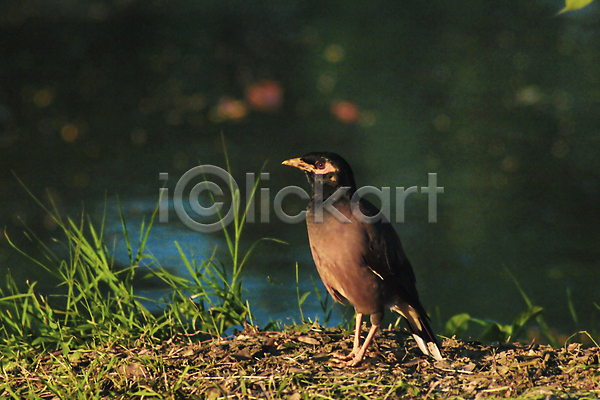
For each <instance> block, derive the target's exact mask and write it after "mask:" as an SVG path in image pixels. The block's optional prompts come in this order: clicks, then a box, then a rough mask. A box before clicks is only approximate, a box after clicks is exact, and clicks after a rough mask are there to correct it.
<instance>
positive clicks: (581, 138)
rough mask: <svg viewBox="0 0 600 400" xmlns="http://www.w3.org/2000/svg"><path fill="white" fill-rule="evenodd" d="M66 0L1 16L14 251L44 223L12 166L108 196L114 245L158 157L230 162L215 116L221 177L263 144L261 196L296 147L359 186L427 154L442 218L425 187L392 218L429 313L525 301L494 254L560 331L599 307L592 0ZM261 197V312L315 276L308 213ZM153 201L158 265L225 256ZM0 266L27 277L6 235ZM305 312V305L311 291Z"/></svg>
mask: <svg viewBox="0 0 600 400" xmlns="http://www.w3.org/2000/svg"><path fill="white" fill-rule="evenodd" d="M79 3H80V4H81V5H80V7H79V8H77V9H74V8H69V7H70V6H69V5H68V4H67V3H65V4H63V5H56V8H53V7H50V8H47V9H46V8H45V7H41V8H39V9H36V10H37V11H36V12H35V13H34V14H35V15H38V17H35V15H34V14H31V10H33V9H30V8H27V7H25V6H23V7H22V8H14V9H11V11H10V12H7V13H6V14H4V15H3V16H0V24H2V28H3V30H2V31H1V32H0V35H2V36H3V37H4V38H5V39H6V40H3V41H0V51H1V52H2V54H3V57H2V58H1V59H0V74H1V76H3V77H4V78H5V79H3V80H2V81H1V83H0V170H2V171H5V173H4V174H1V175H0V201H1V202H2V209H1V210H0V217H1V218H2V221H1V225H2V226H3V227H4V226H6V229H7V232H8V233H9V235H10V236H11V238H12V239H13V240H15V242H16V243H18V244H19V245H22V246H24V247H25V249H26V250H27V251H30V252H35V246H34V245H32V244H31V243H30V242H29V241H28V240H27V239H26V238H24V237H23V235H21V233H20V232H21V231H22V225H21V221H24V222H26V223H27V225H28V226H30V227H31V228H32V229H33V231H34V232H36V233H37V234H39V235H40V237H42V238H43V239H44V240H46V241H48V242H49V241H50V239H51V238H52V236H53V235H55V234H56V230H55V229H56V226H55V225H54V224H53V223H52V220H51V219H49V218H48V217H47V215H46V213H45V212H43V211H42V210H41V209H40V207H39V206H37V205H36V204H35V202H34V201H33V200H31V198H30V197H29V196H28V195H27V193H26V192H25V191H24V190H23V189H22V188H21V187H20V186H19V184H18V183H17V181H16V180H15V178H14V176H12V175H11V174H9V173H8V171H13V172H14V173H15V174H16V175H17V176H18V177H19V178H20V179H21V180H23V182H24V183H25V184H26V185H27V187H28V188H29V189H30V190H31V191H32V192H33V193H34V194H35V195H37V196H39V197H41V198H42V199H43V201H44V202H46V204H48V198H51V199H52V200H53V201H54V203H55V204H56V205H57V207H58V208H59V209H60V210H61V211H63V212H65V213H69V214H71V215H77V214H78V213H79V212H81V209H82V203H83V208H84V209H85V210H86V211H87V212H91V213H92V214H93V216H94V218H95V219H96V220H97V221H99V220H100V215H101V211H100V210H102V208H103V207H104V198H105V196H107V195H108V198H109V203H108V213H107V222H106V228H107V239H108V242H109V247H110V245H112V244H113V243H114V246H115V254H116V257H117V260H118V261H120V262H122V263H126V261H127V258H126V257H127V256H126V251H125V250H124V243H123V241H122V239H121V236H120V235H121V234H120V231H121V228H120V221H119V218H118V213H117V212H116V207H115V203H114V202H113V200H112V196H114V195H115V194H119V196H120V198H121V202H122V204H123V205H124V212H125V215H126V218H127V221H128V224H130V225H131V226H130V232H136V229H137V228H138V226H139V224H140V221H141V219H142V216H143V215H146V216H147V218H149V214H150V211H151V210H153V208H154V206H155V204H156V200H157V197H158V190H159V188H160V187H161V186H162V185H163V183H164V182H162V181H161V180H159V173H165V172H166V173H169V179H170V180H169V181H168V182H167V187H168V188H169V189H170V190H171V192H172V191H173V190H174V187H175V183H176V181H177V179H178V178H179V177H180V176H181V175H182V174H183V173H184V172H185V171H186V170H188V169H189V168H191V167H193V166H196V165H198V164H214V165H219V166H221V167H226V163H225V162H224V157H223V151H222V148H221V141H220V134H221V133H223V134H224V135H225V137H226V140H227V144H228V150H227V152H228V156H229V160H230V163H231V168H232V170H233V173H234V176H235V178H236V180H238V182H239V183H241V182H245V173H246V172H254V173H258V172H259V171H260V168H261V166H262V165H263V163H264V161H265V160H269V162H268V164H267V166H266V169H265V171H264V172H268V173H269V179H268V180H266V179H265V180H263V181H261V182H260V185H261V186H260V187H261V188H262V189H269V190H270V192H269V196H270V201H271V202H272V200H273V197H274V195H275V193H277V191H278V190H280V189H281V188H283V187H284V186H287V185H299V186H303V187H304V188H306V189H308V185H307V183H306V181H305V179H304V178H303V177H302V176H299V175H298V174H297V171H290V170H288V169H286V168H284V167H281V166H280V165H279V163H280V162H281V161H282V160H285V159H288V158H291V157H296V156H300V155H302V154H304V153H308V152H310V151H318V150H329V151H335V152H337V153H340V154H341V155H343V156H344V157H345V158H346V159H347V160H348V161H349V162H350V163H351V165H352V166H353V168H354V170H355V176H356V179H357V183H358V185H359V186H362V185H373V186H376V187H384V186H388V187H392V188H394V187H397V186H400V187H406V188H408V187H411V186H419V187H422V186H427V174H428V173H430V172H436V173H437V174H438V184H439V185H440V186H443V187H444V188H445V192H444V194H443V195H440V196H439V198H438V223H436V224H429V223H427V201H426V200H427V199H426V196H423V195H420V194H415V195H411V196H409V197H408V198H407V200H406V219H405V222H404V223H403V224H397V226H396V228H397V229H398V231H399V233H400V236H401V238H402V240H403V243H404V248H405V251H406V253H407V254H408V256H409V258H410V259H411V262H412V264H413V265H414V268H415V271H416V274H417V278H418V287H419V291H420V293H421V296H422V297H423V299H422V300H423V303H424V304H425V306H426V307H427V308H428V310H430V312H431V314H432V317H433V320H434V325H438V326H439V322H440V321H441V322H442V323H443V322H444V321H445V320H447V318H449V317H450V316H451V315H453V314H456V313H459V312H469V313H470V314H471V315H473V316H476V317H483V318H486V317H488V318H494V319H498V320H500V321H502V322H505V323H507V322H508V321H511V320H512V319H513V318H514V316H515V315H516V314H517V313H518V312H520V311H522V310H523V309H524V307H525V306H524V302H523V300H522V299H521V297H520V295H519V292H518V290H517V288H516V287H515V285H514V284H513V282H512V281H511V279H510V277H509V276H508V275H507V274H506V273H505V270H504V269H505V268H508V269H510V270H511V271H512V272H513V273H514V275H515V276H516V277H517V279H518V280H519V282H520V284H521V285H522V287H523V288H524V289H525V291H526V292H527V293H528V295H529V296H530V297H531V299H532V300H533V301H534V303H535V304H537V305H541V306H543V307H544V308H545V310H546V311H545V318H546V319H547V321H548V323H549V324H550V325H551V326H554V327H557V328H558V329H559V330H561V331H563V332H570V331H573V330H575V329H577V328H586V327H589V326H590V324H591V325H593V324H594V323H595V321H597V319H598V317H599V314H600V312H599V311H598V310H597V309H596V308H595V307H594V302H595V303H597V304H598V303H600V274H599V273H598V271H599V265H598V260H599V255H600V254H599V253H600V251H599V250H598V242H599V240H600V225H599V224H598V221H599V220H600V218H599V217H600V215H599V214H600V209H599V208H598V204H599V200H600V161H599V160H600V159H599V158H598V157H597V154H598V147H599V142H600V141H599V137H600V136H599V135H600V134H599V131H598V126H600V113H599V112H598V110H599V103H600V97H599V96H600V95H599V93H600V68H598V65H600V63H599V62H598V61H599V60H598V54H600V52H599V51H598V43H600V36H599V34H598V29H596V28H597V12H598V11H597V7H596V8H594V7H592V6H593V4H592V6H590V7H589V8H587V9H586V10H582V11H581V12H579V13H574V14H572V15H566V16H564V17H560V18H547V16H549V15H553V14H554V13H555V12H556V11H558V8H557V9H556V10H553V9H550V7H549V6H542V5H540V4H537V3H531V2H530V3H527V2H525V3H523V4H510V5H509V4H494V5H493V7H490V5H489V2H459V3H458V4H457V3H456V2H453V3H448V2H435V1H434V2H427V3H418V4H417V3H415V4H410V5H407V4H404V3H393V4H388V3H387V2H386V4H385V5H383V3H382V4H381V6H382V7H385V8H386V12H383V13H382V12H380V11H375V10H379V9H378V8H377V7H369V8H368V9H365V7H364V5H362V3H360V5H359V3H356V4H355V3H353V2H344V3H341V2H340V3H337V6H335V2H334V3H328V5H327V6H325V5H322V6H318V5H315V4H312V3H310V4H309V3H306V4H304V3H301V2H293V1H289V2H277V3H276V4H270V2H267V3H269V4H267V5H257V6H256V7H255V8H252V9H244V8H241V9H240V8H239V7H234V5H235V4H237V3H236V2H233V1H229V2H225V4H226V6H224V7H222V8H220V7H213V6H207V5H204V4H202V5H200V4H196V3H193V2H190V3H189V4H188V5H186V6H185V7H186V9H185V10H183V11H182V10H181V9H174V8H171V7H173V6H170V5H168V4H162V3H160V2H153V3H152V5H146V6H144V5H143V4H142V3H140V4H137V3H136V2H132V3H128V2H125V3H123V4H120V5H116V3H115V4H112V3H110V2H104V3H102V4H103V6H102V7H100V8H98V7H96V6H97V5H96V6H94V7H92V6H90V7H87V6H88V3H87V2H86V1H82V2H79ZM23 4H29V3H28V2H24V3H23ZM90 4H91V3H90ZM94 4H95V3H94ZM61 7H62V8H61ZM99 9H101V10H102V12H98V10H99ZM28 10H30V11H28ZM86 10H87V11H86ZM94 10H95V11H94ZM59 15H60V16H62V17H61V18H63V19H60V18H58V16H59ZM240 186H242V185H240ZM45 188H47V189H48V192H47V195H45V194H44V193H45V192H44V190H45ZM259 193H260V192H259ZM242 195H243V196H245V193H243V194H242ZM265 195H266V194H265ZM284 206H285V207H288V209H289V213H290V214H295V213H297V212H299V211H300V210H301V209H302V208H303V207H304V206H305V202H304V201H302V200H300V199H298V198H296V197H293V196H290V197H289V198H287V199H286V201H285V202H284ZM270 216H271V218H270V222H269V223H268V224H267V223H260V222H256V223H254V224H249V225H248V226H247V228H246V229H245V231H244V239H243V240H244V243H243V244H244V246H245V247H246V248H248V247H249V246H250V244H251V243H252V242H253V241H254V240H256V239H258V238H260V237H264V236H268V237H275V238H278V239H282V240H284V241H286V242H288V243H289V245H277V244H273V243H266V244H262V245H261V246H259V247H258V248H257V250H256V254H254V256H253V257H252V258H251V261H250V263H249V264H248V266H247V268H246V269H245V273H246V278H245V279H246V290H247V295H248V298H249V299H250V302H251V307H252V310H253V311H254V312H255V313H256V314H257V315H259V316H260V317H261V319H263V320H264V319H267V318H269V317H271V318H274V319H282V320H287V319H288V318H293V319H296V320H298V319H299V313H298V311H297V304H296V303H297V301H296V291H295V263H296V262H298V263H299V267H300V276H301V282H300V286H301V289H300V290H301V291H310V290H312V283H311V280H310V278H309V277H310V276H311V275H312V276H314V277H315V278H317V274H316V271H315V269H314V266H313V264H312V260H311V259H310V253H309V248H308V243H307V238H306V228H305V226H304V225H303V224H296V225H287V224H284V223H282V222H280V221H277V218H276V217H275V215H274V214H273V213H271V215H270ZM171 217H172V218H171V219H170V223H169V224H162V225H157V226H156V227H155V228H154V229H153V231H152V234H151V237H150V239H149V243H148V249H149V250H150V251H151V252H152V254H153V255H154V256H155V257H156V259H157V260H158V261H160V263H161V265H163V266H165V267H169V268H173V269H174V270H177V271H182V273H185V270H184V269H183V265H182V262H181V259H180V257H179V254H178V252H177V249H176V247H175V245H174V242H175V241H177V242H178V243H180V244H181V245H182V248H183V249H184V251H185V252H186V254H188V255H189V254H192V253H193V254H194V255H195V256H197V257H198V258H199V259H202V258H203V257H208V256H209V255H210V254H211V252H212V250H213V248H214V247H215V246H218V248H219V249H220V250H219V252H218V253H217V255H218V257H222V258H223V259H226V257H227V254H226V253H225V252H224V249H225V246H224V242H223V238H222V236H221V235H220V234H219V233H214V234H210V235H204V234H199V233H197V232H193V231H190V230H189V229H187V228H185V227H184V226H183V224H181V223H180V222H178V221H177V220H176V218H175V216H174V214H171ZM0 268H1V269H2V272H4V271H6V270H7V269H9V268H10V269H11V273H12V274H13V275H14V276H15V277H16V279H17V280H18V281H19V282H25V280H27V279H29V280H40V281H41V282H42V283H44V282H45V278H44V276H43V275H41V273H40V272H38V271H37V270H35V269H32V266H31V265H30V264H28V263H26V262H25V261H24V260H23V259H22V258H21V257H19V256H18V255H16V253H15V252H14V251H12V250H11V249H10V248H9V246H8V244H7V242H6V240H5V239H2V240H0ZM316 280H317V282H318V284H319V285H321V284H320V282H319V280H318V279H316ZM273 282H278V283H280V284H278V283H273ZM319 287H321V288H322V286H319ZM568 288H570V289H571V291H572V300H573V305H574V308H575V310H576V311H577V314H578V319H579V324H576V323H575V322H574V319H573V317H572V315H571V312H570V310H569V302H568V300H567V294H566V293H567V289H568ZM140 289H141V290H142V288H140ZM145 290H148V291H150V292H152V291H153V290H154V288H145ZM144 293H145V292H144ZM304 311H305V314H306V315H308V316H317V315H321V312H320V309H319V306H318V302H317V300H316V296H314V295H311V296H309V298H308V299H307V303H306V305H305V310H304ZM338 315H339V314H338Z"/></svg>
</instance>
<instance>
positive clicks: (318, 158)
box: [282, 152, 356, 193]
mask: <svg viewBox="0 0 600 400" xmlns="http://www.w3.org/2000/svg"><path fill="white" fill-rule="evenodd" d="M282 164H283V165H289V166H290V167H296V168H298V169H301V170H302V171H304V172H306V176H307V178H308V181H309V182H310V184H311V185H312V187H313V189H314V187H315V183H316V182H322V184H323V189H324V190H325V192H330V191H331V190H333V191H335V190H336V189H337V188H339V187H342V186H346V187H350V191H349V193H354V192H355V191H356V183H355V182H354V175H353V174H352V168H350V164H348V163H347V162H346V160H344V159H343V158H342V157H340V156H339V155H337V154H335V153H327V152H317V153H309V154H306V155H304V156H302V157H299V158H292V159H290V160H286V161H284V162H283V163H282ZM327 189H329V190H327Z"/></svg>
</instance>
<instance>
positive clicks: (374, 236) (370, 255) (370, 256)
mask: <svg viewBox="0 0 600 400" xmlns="http://www.w3.org/2000/svg"><path fill="white" fill-rule="evenodd" d="M360 209H361V211H362V213H363V214H364V215H366V216H374V215H377V213H378V212H379V209H378V208H377V207H375V206H374V205H373V204H372V203H370V202H369V201H367V200H365V199H362V200H361V202H360ZM365 228H366V229H365V232H366V234H367V235H368V238H367V241H368V244H369V245H368V250H367V252H366V253H365V255H364V261H365V264H366V265H367V266H368V267H369V268H371V269H372V270H373V272H375V273H376V274H378V275H380V277H382V278H383V279H386V278H387V279H392V280H394V281H396V282H398V284H399V285H401V286H402V289H403V292H404V294H406V295H408V297H409V298H412V297H416V298H418V295H417V292H416V286H415V285H416V278H415V273H414V271H413V269H412V266H411V265H410V262H409V261H408V258H407V257H406V255H405V254H404V250H403V249H402V243H401V242H400V237H399V236H398V234H397V233H396V230H395V229H394V227H393V226H392V224H390V223H389V222H387V220H384V221H377V222H375V223H366V224H365Z"/></svg>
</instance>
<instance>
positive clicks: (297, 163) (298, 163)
mask: <svg viewBox="0 0 600 400" xmlns="http://www.w3.org/2000/svg"><path fill="white" fill-rule="evenodd" d="M281 164H283V165H288V166H290V167H294V168H298V169H301V170H302V171H311V170H312V169H313V166H312V165H310V164H308V163H306V162H304V161H302V159H301V158H291V159H289V160H285V161H284V162H282V163H281Z"/></svg>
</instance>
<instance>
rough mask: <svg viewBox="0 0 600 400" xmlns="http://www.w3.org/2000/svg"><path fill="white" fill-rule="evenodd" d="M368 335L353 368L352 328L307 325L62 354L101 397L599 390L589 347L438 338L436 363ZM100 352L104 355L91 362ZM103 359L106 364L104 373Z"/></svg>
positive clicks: (539, 394)
mask: <svg viewBox="0 0 600 400" xmlns="http://www.w3.org/2000/svg"><path fill="white" fill-rule="evenodd" d="M363 336H364V333H363ZM186 342H187V343H186ZM375 342H376V343H375V344H374V345H371V348H370V351H369V352H368V353H367V356H366V358H365V360H364V361H363V362H362V363H361V364H360V365H359V366H357V367H355V368H337V367H336V366H335V365H334V363H332V354H333V353H335V352H342V353H343V352H349V351H350V350H351V347H352V332H348V331H342V330H341V329H340V328H331V329H324V328H319V327H314V326H313V327H311V326H306V325H305V326H298V327H292V328H290V329H288V330H286V331H283V332H257V333H243V334H240V335H237V336H235V337H233V338H229V339H215V340H210V341H207V342H203V343H189V338H183V337H176V338H173V339H171V340H169V341H166V342H164V343H161V344H159V345H141V346H139V347H137V348H134V349H131V348H121V347H119V346H114V347H113V348H110V349H104V350H94V351H89V352H84V353H81V354H78V355H77V357H74V356H73V355H72V354H71V355H69V358H70V360H71V366H72V368H73V369H74V370H80V371H81V373H87V374H89V373H90V372H89V370H90V368H91V369H94V370H95V371H96V372H95V373H94V374H92V375H91V376H98V377H99V379H101V380H102V382H101V385H100V386H101V388H102V389H101V390H100V393H98V394H100V397H104V398H111V397H119V396H127V393H130V394H131V393H133V392H135V391H138V393H139V392H140V391H141V392H143V393H161V394H162V395H164V396H165V397H168V398H287V399H292V400H296V399H300V398H312V397H321V396H322V397H326V398H353V397H359V396H360V397H362V398H391V399H394V398H397V399H411V398H449V397H460V398H466V399H472V398H481V397H503V398H506V397H512V398H514V397H527V398H540V399H562V398H574V397H577V398H581V397H586V398H599V397H600V367H599V362H600V361H599V357H600V350H599V349H598V348H597V347H592V348H584V347H583V346H582V345H581V344H579V343H572V344H569V345H567V346H566V347H563V348H553V347H550V346H546V345H537V344H535V343H532V344H527V345H526V344H519V343H502V344H492V345H483V344H481V343H477V342H465V341H460V340H457V339H454V338H451V339H445V340H444V341H443V345H442V346H443V349H442V354H443V356H444V360H443V361H438V362H436V361H434V360H433V359H431V358H428V357H425V356H423V355H422V354H421V353H420V351H419V350H418V348H417V347H416V344H415V342H414V341H413V340H412V338H411V337H410V335H408V334H407V332H405V331H399V330H382V331H381V332H380V333H379V334H378V335H377V337H376V340H375ZM102 359H104V360H106V361H105V362H102V361H100V362H99V361H98V360H102ZM108 360H112V361H110V363H111V364H112V365H110V366H109V367H110V372H109V373H105V374H103V373H101V371H102V370H103V368H106V364H108V363H109V361H108ZM153 360H154V361H153ZM156 360H160V361H159V362H156ZM45 362H46V363H55V362H56V358H55V356H51V355H49V356H48V357H46V361H43V360H41V361H40V363H39V365H38V367H42V366H43V365H44V363H45ZM32 368H33V367H32ZM19 372H21V373H25V371H23V370H22V369H21V370H20V371H19ZM92 372H94V371H92ZM18 375H19V376H18V377H17V376H15V378H17V379H19V378H20V379H25V378H26V376H24V375H21V374H18ZM17 386H18V385H17ZM132 391H133V392H132ZM169 393H170V395H167V394H169Z"/></svg>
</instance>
